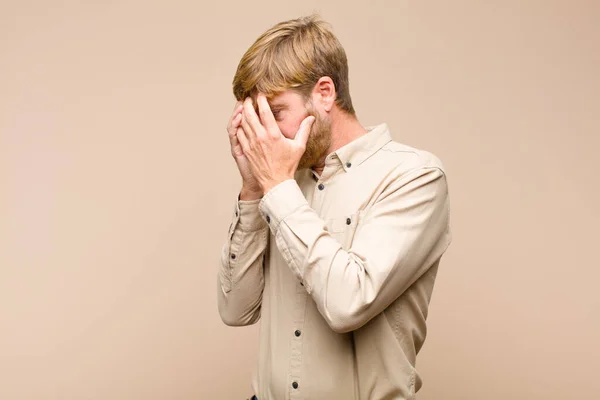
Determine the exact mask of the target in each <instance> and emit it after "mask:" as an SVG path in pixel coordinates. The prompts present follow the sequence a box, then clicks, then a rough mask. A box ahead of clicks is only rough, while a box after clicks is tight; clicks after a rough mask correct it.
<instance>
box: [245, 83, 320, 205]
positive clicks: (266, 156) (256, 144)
mask: <svg viewBox="0 0 600 400" xmlns="http://www.w3.org/2000/svg"><path fill="white" fill-rule="evenodd" d="M256 101H257V103H258V110H259V114H260V119H259V117H258V115H256V112H255V111H254V107H253V105H252V104H253V103H252V98H250V97H248V98H247V99H246V100H245V101H244V104H243V111H242V122H241V123H242V128H243V129H242V130H239V129H238V131H237V138H238V142H239V143H240V145H241V147H242V151H243V153H244V155H245V156H246V159H247V160H248V164H249V166H250V169H251V170H252V174H253V175H254V177H255V178H256V181H257V182H258V184H259V185H260V187H261V189H262V191H263V193H267V192H268V191H269V190H271V189H272V188H273V187H274V186H277V185H278V184H279V183H281V182H283V181H285V180H287V179H293V178H294V174H295V173H296V169H297V168H298V164H299V163H300V159H301V158H302V155H303V154H304V151H305V150H306V142H307V141H308V136H309V134H310V128H311V126H312V124H313V122H314V120H315V117H313V116H308V117H306V118H305V119H304V120H303V121H302V123H301V124H300V128H299V129H298V132H296V136H295V137H294V139H288V138H286V137H285V136H283V135H282V134H281V131H280V130H279V126H277V122H276V121H275V117H274V116H273V113H272V112H271V107H269V103H268V102H267V98H266V97H265V96H264V95H263V94H262V93H259V94H258V96H257V99H256ZM236 118H237V117H236ZM261 121H262V122H261Z"/></svg>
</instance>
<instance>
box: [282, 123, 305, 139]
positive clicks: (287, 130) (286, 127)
mask: <svg viewBox="0 0 600 400" xmlns="http://www.w3.org/2000/svg"><path fill="white" fill-rule="evenodd" d="M277 126H279V130H280V131H281V134H282V135H283V136H285V137H286V138H288V139H293V138H294V137H295V136H296V132H298V128H299V127H300V123H297V124H296V123H294V122H290V121H281V122H278V123H277Z"/></svg>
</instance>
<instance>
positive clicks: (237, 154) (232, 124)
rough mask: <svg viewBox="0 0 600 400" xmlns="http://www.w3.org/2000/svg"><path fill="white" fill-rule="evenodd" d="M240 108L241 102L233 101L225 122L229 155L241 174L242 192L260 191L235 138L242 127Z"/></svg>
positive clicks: (241, 106)
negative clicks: (230, 112) (230, 111)
mask: <svg viewBox="0 0 600 400" xmlns="http://www.w3.org/2000/svg"><path fill="white" fill-rule="evenodd" d="M242 108H243V104H242V102H241V101H238V102H237V103H235V108H234V109H233V113H232V115H231V118H229V122H228V123H227V132H228V135H229V142H230V144H231V155H232V156H233V159H234V160H235V163H236V164H237V167H238V170H239V171H240V175H241V176H242V186H243V189H242V192H244V193H249V194H252V193H262V189H261V187H260V185H259V184H258V181H257V180H256V178H255V177H254V175H253V174H252V170H251V168H250V164H249V163H248V159H247V158H246V156H245V155H244V151H243V150H242V146H241V145H240V142H239V141H238V139H237V132H238V131H239V130H242V129H243V128H242V127H241V126H240V123H241V121H242ZM244 197H246V196H244Z"/></svg>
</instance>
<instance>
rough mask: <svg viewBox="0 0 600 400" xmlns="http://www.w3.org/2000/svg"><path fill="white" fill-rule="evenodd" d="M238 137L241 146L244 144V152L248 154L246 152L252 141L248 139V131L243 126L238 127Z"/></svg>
mask: <svg viewBox="0 0 600 400" xmlns="http://www.w3.org/2000/svg"><path fill="white" fill-rule="evenodd" d="M236 138H237V140H238V142H239V144H240V146H242V151H243V152H244V154H246V152H247V151H248V149H249V148H250V142H249V140H248V137H247V136H246V131H245V130H244V129H243V128H238V129H237V131H236Z"/></svg>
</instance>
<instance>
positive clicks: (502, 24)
mask: <svg viewBox="0 0 600 400" xmlns="http://www.w3.org/2000/svg"><path fill="white" fill-rule="evenodd" d="M313 11H315V12H319V13H320V14H321V16H322V17H323V18H324V19H325V20H326V21H328V22H330V23H331V25H332V27H333V30H334V32H335V33H336V35H337V36H338V38H339V39H340V41H341V42H342V44H343V46H344V47H345V49H346V52H347V55H348V60H349V66H350V88H351V94H352V97H353V101H354V105H355V107H356V110H357V113H358V117H359V120H360V121H361V122H362V123H363V125H374V124H379V123H382V122H387V123H388V124H389V126H390V128H391V132H392V136H393V138H394V139H395V140H397V141H399V142H402V143H405V144H408V145H410V146H414V147H418V148H422V149H426V150H428V151H431V152H433V153H434V154H436V155H438V156H439V157H440V158H441V159H442V161H443V162H444V164H445V166H446V169H447V172H448V176H449V185H450V193H451V202H452V213H451V218H452V227H453V237H454V241H453V243H452V245H451V247H450V249H449V250H448V252H447V253H446V256H445V257H444V259H443V261H442V265H441V268H440V270H439V275H438V280H437V283H436V287H435V290H434V294H433V298H432V303H431V308H430V315H429V318H428V327H429V331H428V337H427V340H426V342H425V346H424V348H423V350H422V352H421V353H420V355H419V357H418V361H417V368H418V369H419V371H420V373H421V374H422V377H423V381H424V386H423V389H422V390H421V391H420V392H419V394H418V396H417V397H418V399H419V400H440V399H443V400H501V399H502V400H504V399H522V400H538V399H539V400H541V399H544V400H558V399H565V400H566V399H583V400H593V399H598V398H600V379H598V372H599V371H600V344H599V340H600V296H599V293H598V280H599V279H600V262H599V261H598V256H597V254H598V248H599V246H600V245H599V243H598V241H599V239H600V235H599V234H598V228H599V223H600V217H599V211H598V206H599V205H600V189H599V184H600V179H599V178H598V168H599V167H600V162H599V161H598V152H599V151H600V139H599V135H600V96H599V93H600V2H598V1H594V0H590V1H575V0H570V1H567V0H564V1H550V0H547V1H541V0H540V1H534V0H510V1H506V0H504V1H500V0H496V1H492V0H487V1H486V0H478V1H475V0H472V1H465V0H459V1H452V2H450V1H442V0H438V1H428V2H425V1H375V0H371V1H370V2H349V1H342V0H337V1H315V0H311V1H303V2H284V1H252V2H248V1H222V2H212V1H211V2H204V1H191V0H190V1H176V0H172V1H168V2H167V1H162V2H158V1H141V0H136V1H117V0H114V1H99V0H98V1H74V0H73V1H66V0H65V1H41V0H38V1H33V0H31V1H12V2H10V1H6V0H4V1H2V2H1V3H0V134H1V136H0V399H2V400H25V399H35V400H46V399H59V400H71V399H72V400H83V399H102V400H108V399H110V400H137V399H140V400H141V399H143V400H155V399H156V400H159V399H160V400H162V399H165V400H171V399H182V400H184V399H185V400H188V399H189V400H192V399H206V398H210V399H219V400H221V399H227V400H229V399H245V398H246V397H249V396H250V395H251V394H252V393H251V391H250V378H251V371H252V369H253V368H254V365H255V361H256V356H257V351H258V349H257V345H258V341H257V333H258V325H254V326H251V327H244V328H231V327H227V326H225V325H224V324H223V323H222V322H221V320H220V318H219V315H218V312H217V307H216V292H215V290H216V281H215V280H216V273H217V268H218V260H219V254H220V248H221V246H222V245H223V243H224V241H225V239H226V235H227V229H228V226H229V223H230V218H231V215H232V212H233V207H234V201H235V199H236V197H237V193H238V190H239V189H240V185H241V178H240V177H239V175H238V172H237V169H236V167H235V164H234V162H233V159H232V158H231V154H230V151H229V142H228V140H227V134H226V131H225V126H226V124H227V119H228V118H229V115H230V113H231V111H232V109H233V105H234V98H233V94H232V91H231V81H232V79H233V74H234V72H235V69H236V67H237V63H238V61H239V59H240V58H241V56H242V55H243V53H244V52H245V51H246V49H247V48H248V47H249V46H250V45H251V44H252V42H253V41H254V40H255V39H256V38H257V37H258V35H259V34H260V33H262V32H263V31H264V30H266V29H268V28H269V27H271V26H272V25H274V24H275V23H277V22H279V21H282V20H286V19H290V18H296V17H299V16H301V15H307V14H309V13H311V12H313Z"/></svg>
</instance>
